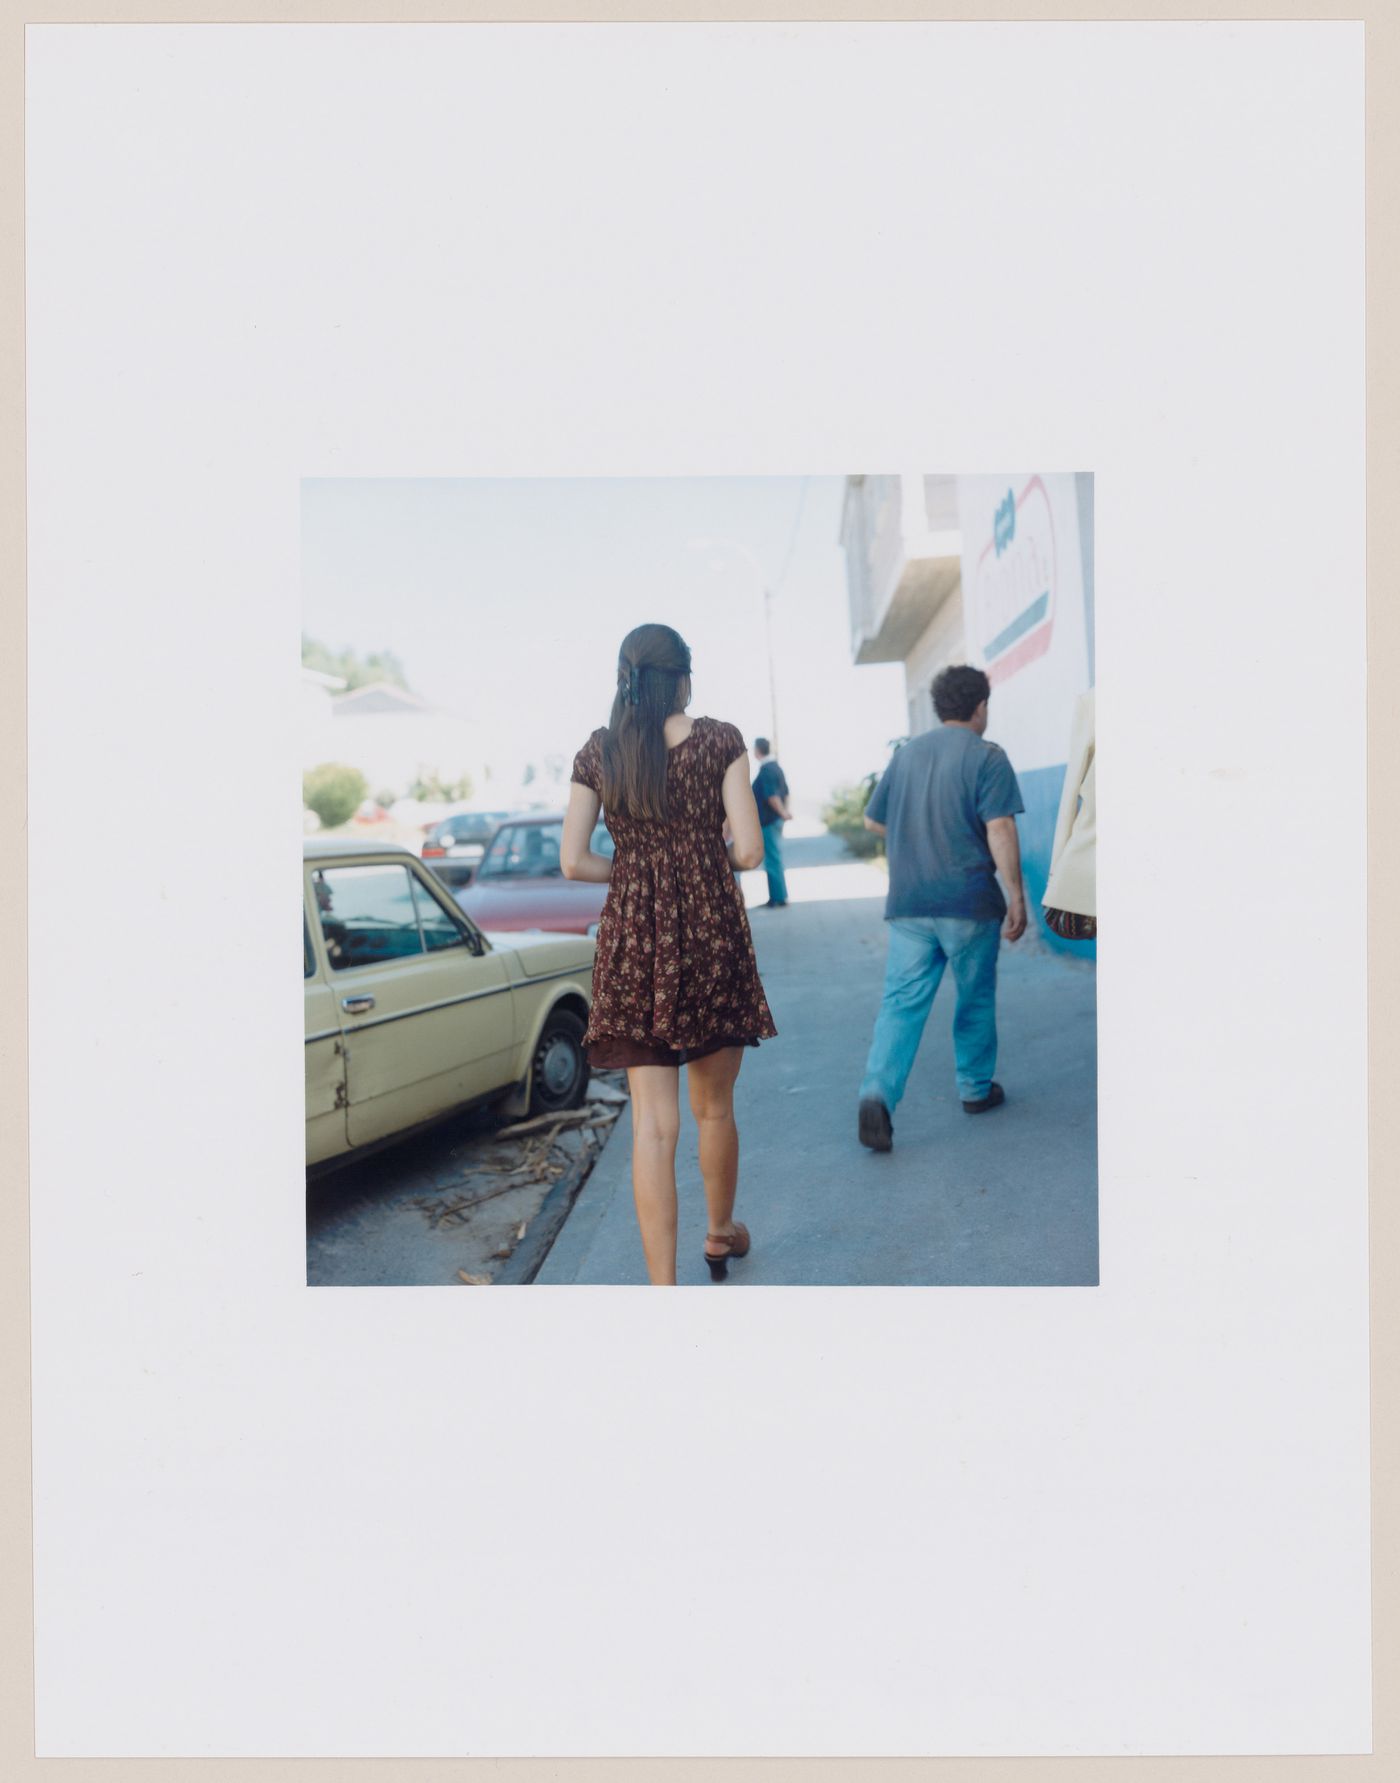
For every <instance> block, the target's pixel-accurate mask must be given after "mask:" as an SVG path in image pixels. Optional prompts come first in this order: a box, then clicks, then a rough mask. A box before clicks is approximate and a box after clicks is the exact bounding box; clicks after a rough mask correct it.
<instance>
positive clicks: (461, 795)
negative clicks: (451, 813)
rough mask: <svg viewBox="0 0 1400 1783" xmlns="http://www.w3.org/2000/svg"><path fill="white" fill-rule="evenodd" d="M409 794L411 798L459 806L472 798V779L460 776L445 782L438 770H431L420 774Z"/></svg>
mask: <svg viewBox="0 0 1400 1783" xmlns="http://www.w3.org/2000/svg"><path fill="white" fill-rule="evenodd" d="M408 792H409V797H410V798H414V799H423V800H425V801H432V802H434V803H439V804H448V805H457V804H461V803H462V802H463V801H464V800H466V799H469V798H470V797H471V796H472V777H471V775H470V774H459V775H458V776H457V778H456V779H455V780H445V779H444V778H443V776H442V775H441V774H440V773H439V772H438V770H437V769H436V768H431V769H429V770H428V771H427V772H426V773H420V774H419V776H418V778H417V779H416V780H415V781H414V782H413V785H412V786H411V787H409V789H408Z"/></svg>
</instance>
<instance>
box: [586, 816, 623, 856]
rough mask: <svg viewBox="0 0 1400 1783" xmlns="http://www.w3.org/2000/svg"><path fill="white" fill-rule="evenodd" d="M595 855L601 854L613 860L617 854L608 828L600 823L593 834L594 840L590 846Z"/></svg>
mask: <svg viewBox="0 0 1400 1783" xmlns="http://www.w3.org/2000/svg"><path fill="white" fill-rule="evenodd" d="M588 846H589V847H590V848H591V849H592V850H593V852H594V854H601V855H603V856H604V857H605V858H606V859H608V860H611V859H612V857H613V855H614V854H615V853H616V852H617V851H616V848H615V845H614V843H613V839H612V837H611V836H610V835H609V834H608V826H607V825H606V824H604V823H600V824H599V825H598V827H597V829H595V830H594V832H593V840H592V841H591V842H590V843H589V844H588Z"/></svg>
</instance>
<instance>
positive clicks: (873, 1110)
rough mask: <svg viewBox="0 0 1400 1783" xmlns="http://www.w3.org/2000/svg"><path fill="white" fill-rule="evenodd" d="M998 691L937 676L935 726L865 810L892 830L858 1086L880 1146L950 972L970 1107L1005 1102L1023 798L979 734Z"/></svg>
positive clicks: (1021, 922) (962, 1084) (876, 824)
mask: <svg viewBox="0 0 1400 1783" xmlns="http://www.w3.org/2000/svg"><path fill="white" fill-rule="evenodd" d="M991 691H992V689H991V683H990V682H989V681H988V679H987V677H986V676H985V675H984V674H983V673H982V671H981V669H974V668H969V667H967V666H966V665H962V664H960V665H958V666H956V667H953V668H947V669H944V670H943V671H942V673H941V674H940V675H938V676H937V677H936V678H935V680H934V683H933V708H934V711H935V712H936V713H937V714H938V717H939V719H940V720H941V723H940V724H939V725H938V726H937V728H936V729H934V730H931V731H926V732H925V733H924V734H923V735H922V736H918V737H913V738H911V739H910V741H909V742H907V743H905V744H904V745H903V747H902V748H900V749H897V750H896V751H895V753H894V757H893V759H892V760H891V762H890V765H889V766H888V767H887V768H886V769H885V773H884V777H883V778H882V779H881V781H880V784H879V785H878V786H877V787H876V788H875V791H874V792H873V793H872V794H871V795H870V803H869V804H868V805H867V806H866V809H865V822H866V827H867V828H868V829H872V830H875V831H876V832H877V833H878V834H880V835H882V836H884V837H885V841H886V851H887V854H888V857H889V872H890V889H889V895H888V897H887V898H886V900H885V920H886V922H887V923H888V924H889V938H890V942H889V959H888V963H887V966H886V971H885V991H884V998H883V1000H882V1002H881V1004H880V1013H879V1015H878V1016H877V1017H876V1018H875V1033H874V1036H873V1038H872V1040H871V1043H870V1056H869V1058H868V1059H867V1060H866V1065H865V1078H864V1081H863V1082H862V1084H861V1087H860V1120H859V1127H858V1131H859V1135H860V1142H861V1144H862V1145H868V1146H869V1147H870V1149H871V1150H872V1151H877V1152H887V1151H889V1149H890V1147H891V1145H892V1143H893V1137H894V1127H893V1123H892V1122H891V1119H890V1116H891V1114H892V1112H893V1110H894V1108H895V1107H896V1105H897V1104H898V1102H899V1099H900V1097H901V1096H902V1095H903V1094H904V1086H905V1084H906V1083H907V1082H908V1080H909V1073H910V1071H911V1070H912V1068H913V1064H914V1057H915V1055H916V1053H917V1052H918V1050H919V1041H920V1039H921V1038H922V1036H923V1031H924V1023H925V1022H926V1021H927V1019H928V1012H929V1010H930V1009H931V1008H932V1007H933V998H934V993H935V992H936V991H937V989H938V985H939V981H940V980H941V979H942V977H943V970H944V968H945V966H951V967H952V968H953V981H954V983H955V984H956V985H957V991H958V1000H957V1007H956V1009H955V1011H954V1014H953V1053H954V1058H955V1061H956V1066H957V1080H958V1095H959V1097H960V1098H961V1100H962V1105H963V1107H964V1108H965V1109H966V1110H967V1112H968V1113H969V1114H984V1113H985V1112H986V1111H987V1110H988V1109H992V1108H997V1107H999V1106H1000V1104H1001V1103H1002V1102H1003V1101H1005V1099H1006V1098H1005V1095H1004V1093H1003V1091H1002V1087H1001V1085H1000V1084H999V1083H996V1082H994V1081H993V1079H992V1072H993V1070H994V1069H995V1067H996V1057H997V1017H996V985H997V952H998V949H999V948H1000V945H1001V939H1002V936H1003V935H1004V936H1005V937H1006V939H1007V940H1008V941H1016V940H1019V939H1020V937H1021V936H1022V935H1023V934H1024V933H1025V932H1026V894H1025V889H1024V887H1023V886H1022V883H1021V848H1020V843H1019V840H1018V838H1017V835H1016V813H1017V812H1018V811H1024V810H1025V806H1024V804H1023V803H1022V801H1021V789H1020V787H1019V786H1018V785H1017V784H1016V776H1015V774H1014V773H1013V772H1012V770H1011V763H1010V762H1009V761H1008V760H1007V758H1006V755H1005V753H1004V752H1003V751H1002V750H1001V749H999V748H998V747H997V745H996V744H995V743H988V742H986V741H985V739H984V737H983V732H984V731H985V730H986V728H987V702H988V700H989V699H990V698H991ZM998 868H1000V870H1001V876H1002V879H1003V880H1004V882H1005V884H1006V891H1007V896H1006V897H1003V896H1002V891H1001V887H1000V886H999V885H998V884H997V869H998ZM1008 898H1009V900H1010V902H1009V905H1008ZM1003 922H1004V923H1005V926H1004V927H1003Z"/></svg>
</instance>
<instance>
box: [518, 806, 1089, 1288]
mask: <svg viewBox="0 0 1400 1783" xmlns="http://www.w3.org/2000/svg"><path fill="white" fill-rule="evenodd" d="M787 853H788V859H789V862H790V866H789V870H788V885H789V891H790V895H791V899H792V902H791V903H790V905H789V906H788V908H787V909H786V910H761V909H752V910H751V913H750V915H751V922H752V926H753V931H754V940H755V945H756V948H757V952H758V963H759V969H760V971H761V972H762V974H763V983H764V988H765V990H766V991H767V993H768V1000H769V1003H770V1005H771V1006H772V1010H773V1016H774V1019H775V1021H776V1022H777V1025H778V1029H779V1035H778V1038H777V1039H776V1040H768V1041H764V1043H763V1044H762V1046H760V1047H759V1048H758V1049H757V1051H750V1052H749V1053H748V1054H747V1055H746V1056H745V1060H744V1067H743V1071H742V1073H741V1075H740V1078H739V1084H738V1089H737V1091H736V1110H737V1115H738V1123H739V1144H740V1177H739V1198H738V1202H737V1205H736V1208H735V1212H736V1215H737V1217H738V1218H739V1219H741V1220H743V1221H744V1223H745V1224H746V1225H747V1226H748V1227H749V1229H750V1231H751V1232H752V1234H753V1249H752V1251H751V1252H750V1254H749V1256H748V1257H746V1258H745V1259H744V1260H743V1261H742V1262H739V1263H735V1264H733V1265H732V1266H731V1269H730V1275H729V1281H730V1285H733V1286H744V1285H753V1286H771V1285H778V1284H782V1285H805V1286H837V1285H860V1286H867V1287H874V1286H917V1285H935V1286H982V1287H993V1286H995V1287H1013V1286H1014V1287H1028V1286H1067V1285H1074V1286H1092V1285H1094V1284H1095V1283H1097V1281H1098V1194H1097V1174H1098V1173H1097V1158H1096V1153H1097V1144H1096V1119H1097V1116H1096V1091H1097V1071H1096V1061H1095V1039H1096V1015H1095V974H1094V968H1093V966H1092V965H1091V964H1089V963H1086V962H1084V961H1080V960H1071V959H1065V958H1063V957H1062V956H1060V955H1057V954H1054V953H1052V952H1050V950H1049V949H1048V948H1047V947H1045V946H1044V944H1043V943H1040V942H1038V940H1037V938H1036V937H1035V935H1034V933H1032V934H1030V935H1027V936H1026V937H1025V938H1024V939H1023V940H1021V941H1019V942H1017V943H1016V944H1015V945H1014V946H1010V945H1007V944H1006V943H1003V945H1002V951H1001V960H1000V965H999V997H998V1028H999V1033H1000V1053H999V1057H998V1063H997V1079H998V1081H999V1082H1000V1083H1001V1084H1003V1085H1004V1086H1005V1089H1006V1103H1005V1105H1004V1106H1003V1107H1002V1108H999V1109H996V1110H994V1111H993V1112H991V1113H989V1114H985V1115H968V1114H964V1112H963V1110H962V1107H961V1104H960V1102H959V1100H958V1093H957V1087H956V1085H955V1083H954V1081H953V1048H952V1012H953V984H952V979H951V975H950V976H949V977H948V978H946V979H945V981H944V983H943V985H942V987H941V988H940V990H939V993H938V997H937V999H936V1000H935V1002H934V1006H933V1013H932V1015H931V1016H930V1017H929V1022H928V1027H927V1028H926V1030H925V1033H924V1041H923V1045H922V1047H921V1048H920V1051H919V1057H918V1059H917V1061H916V1063H915V1066H914V1072H913V1075H912V1077H911V1078H910V1080H909V1087H908V1089H907V1091H906V1092H905V1096H904V1100H903V1101H902V1102H901V1103H900V1105H899V1107H898V1108H897V1109H896V1110H895V1114H894V1150H893V1151H892V1152H890V1153H887V1154H876V1153H873V1152H869V1151H866V1150H865V1148H864V1147H863V1146H861V1145H860V1144H859V1143H858V1141H857V1139H856V1101H857V1094H856V1093H857V1090H858V1088H859V1085H860V1078H861V1071H862V1067H863V1065H864V1063H865V1053H866V1048H867V1046H868V1045H869V1041H870V1031H871V1026H872V1024H873V1022H874V1019H875V1012H876V1009H877V1008H878V1007H879V1002H880V989H881V984H882V981H883V975H884V966H885V929H884V923H883V920H882V911H883V908H884V892H885V879H884V875H883V873H882V872H880V871H879V869H877V868H875V867H872V866H867V865H864V864H862V863H860V862H856V861H852V860H851V859H850V857H849V856H847V855H846V854H845V853H844V851H843V850H842V848H841V847H840V844H839V843H837V842H836V841H835V839H834V838H831V837H827V836H825V835H823V836H821V837H801V836H793V837H791V839H790V841H789V846H788V850H787ZM745 878H746V885H745V894H746V896H747V897H748V898H749V900H750V902H751V904H753V903H757V902H760V901H761V900H762V899H763V898H764V897H766V895H767V894H766V890H765V888H764V881H763V876H762V874H761V873H760V874H756V875H755V874H749V875H746V876H745ZM681 1080H682V1081H681V1107H682V1111H683V1112H682V1127H681V1143H680V1151H679V1155H678V1158H677V1180H678V1185H679V1190H680V1246H679V1258H678V1268H677V1274H678V1276H679V1280H680V1282H681V1284H682V1285H688V1284H694V1285H696V1286H699V1285H701V1284H702V1283H703V1284H705V1285H708V1284H709V1276H708V1273H707V1271H706V1269H705V1266H704V1264H703V1262H702V1261H701V1248H702V1245H703V1242H704V1235H705V1202H704V1195H703V1192H702V1189H701V1183H700V1173H699V1168H698V1166H697V1163H696V1156H695V1127H694V1123H693V1122H692V1120H691V1119H690V1115H689V1111H688V1109H686V1106H685V1103H686V1097H685V1081H684V1080H685V1073H684V1071H682V1073H681ZM630 1172H631V1128H630V1122H629V1121H628V1120H627V1119H625V1118H624V1120H622V1121H620V1122H619V1123H618V1125H617V1127H616V1129H615V1130H614V1133H613V1137H612V1139H611V1141H610V1142H609V1144H608V1147H607V1150H606V1151H605V1152H604V1153H603V1155H602V1157H601V1158H600V1159H599V1161H598V1163H597V1165H596V1166H595V1167H594V1170H593V1173H592V1175H591V1176H590V1177H589V1179H588V1181H587V1183H586V1185H585V1187H584V1189H583V1191H582V1193H581V1194H580V1196H579V1199H578V1201H577V1203H576V1204H575V1207H574V1210H573V1212H572V1213H571V1214H570V1216H569V1219H568V1221H567V1223H566V1224H565V1226H564V1229H563V1231H562V1233H561V1234H560V1236H559V1238H558V1239H557V1240H556V1242H555V1245H554V1248H553V1250H552V1251H551V1253H550V1255H549V1257H548V1259H547V1261H546V1263H545V1266H544V1268H543V1270H542V1271H541V1272H540V1274H539V1276H538V1278H537V1279H538V1281H540V1282H544V1283H557V1282H592V1283H637V1284H644V1283H645V1282H646V1268H645V1264H644V1261H643V1257H642V1247H641V1241H640V1239H639V1237H638V1235H637V1222H636V1216H635V1214H634V1212H633V1208H632V1188H631V1175H630Z"/></svg>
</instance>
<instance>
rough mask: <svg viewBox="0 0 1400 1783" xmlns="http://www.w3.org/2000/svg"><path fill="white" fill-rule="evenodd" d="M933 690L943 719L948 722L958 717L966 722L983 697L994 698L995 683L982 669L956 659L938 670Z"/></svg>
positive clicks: (934, 704)
mask: <svg viewBox="0 0 1400 1783" xmlns="http://www.w3.org/2000/svg"><path fill="white" fill-rule="evenodd" d="M930 691H931V692H932V694H933V709H934V711H935V712H936V713H937V714H938V716H939V718H940V719H942V720H943V721H944V722H946V721H947V720H948V719H950V718H956V719H960V720H961V722H962V723H963V724H966V723H967V721H968V719H969V718H971V716H972V714H973V713H974V712H975V711H976V710H977V708H978V707H979V706H980V705H981V704H982V702H983V700H987V699H990V698H991V697H992V684H991V682H990V681H989V680H988V679H987V677H986V676H985V675H984V674H983V673H982V671H981V669H974V668H972V667H971V666H970V665H969V664H967V663H965V662H957V663H953V664H951V665H950V666H949V667H948V668H946V669H940V670H939V672H938V673H937V674H936V675H935V676H934V678H933V686H932V688H931V689H930Z"/></svg>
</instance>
